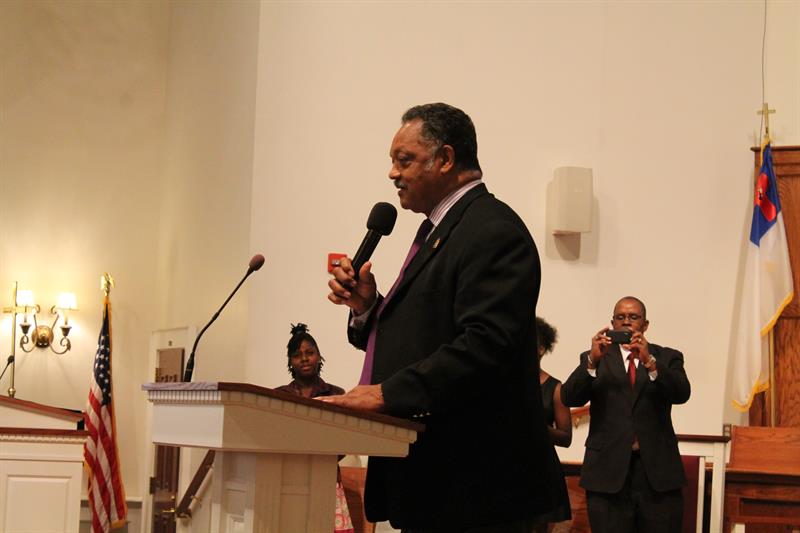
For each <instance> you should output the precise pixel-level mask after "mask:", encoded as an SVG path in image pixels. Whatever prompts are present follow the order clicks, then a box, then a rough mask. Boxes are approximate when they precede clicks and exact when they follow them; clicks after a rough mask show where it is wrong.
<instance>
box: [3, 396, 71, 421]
mask: <svg viewBox="0 0 800 533" xmlns="http://www.w3.org/2000/svg"><path fill="white" fill-rule="evenodd" d="M0 407H6V408H11V409H16V410H20V411H28V412H32V413H37V414H40V415H45V416H48V417H51V418H58V419H61V420H68V421H70V422H76V423H77V422H79V421H81V420H83V413H82V412H76V411H70V410H69V409H61V408H60V407H53V406H51V405H44V404H42V403H36V402H32V401H30V400H20V399H19V398H9V397H7V396H0Z"/></svg>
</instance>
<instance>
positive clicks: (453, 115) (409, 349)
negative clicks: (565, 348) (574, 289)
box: [325, 104, 564, 533]
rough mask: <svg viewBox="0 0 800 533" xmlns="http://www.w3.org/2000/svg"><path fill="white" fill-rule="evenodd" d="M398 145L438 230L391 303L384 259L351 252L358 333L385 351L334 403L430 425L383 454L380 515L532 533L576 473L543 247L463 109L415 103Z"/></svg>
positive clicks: (371, 487) (348, 271)
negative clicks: (380, 281)
mask: <svg viewBox="0 0 800 533" xmlns="http://www.w3.org/2000/svg"><path fill="white" fill-rule="evenodd" d="M390 156H391V159H392V167H391V171H390V173H389V178H390V179H391V180H392V181H393V182H394V185H395V187H396V188H397V194H398V196H399V198H400V204H401V205H402V207H403V208H405V209H409V210H411V211H414V212H416V213H424V214H425V215H426V217H427V218H428V219H429V220H430V221H431V222H432V224H433V229H432V230H430V233H429V234H428V236H427V240H426V241H425V242H424V244H422V246H421V248H420V249H419V252H418V253H417V254H416V256H415V257H414V259H413V260H412V261H411V263H410V264H409V265H408V267H407V269H406V270H405V274H404V275H403V279H402V282H401V283H400V284H399V285H398V286H397V288H396V290H395V291H394V292H393V294H392V296H391V297H390V298H387V301H386V304H385V305H384V306H382V309H380V308H381V304H382V297H381V296H379V295H378V293H377V291H376V284H375V279H374V277H373V276H372V274H371V273H370V269H371V264H370V263H366V264H365V265H364V266H363V268H362V269H361V271H360V273H359V281H358V282H356V280H355V279H354V272H353V269H352V265H351V264H350V262H349V261H348V260H343V261H342V265H341V267H340V268H337V269H335V270H334V271H333V275H334V277H333V279H331V280H330V283H329V286H330V288H331V291H332V292H331V294H330V295H329V299H330V300H331V301H332V302H334V303H336V304H344V305H347V306H348V307H350V308H351V313H352V314H351V316H352V318H351V322H350V327H349V328H348V329H349V330H348V334H349V337H350V340H351V342H352V343H353V344H354V345H355V346H356V347H358V348H362V349H364V348H366V346H367V344H368V339H369V335H370V331H371V330H372V329H373V327H374V333H373V335H374V336H375V337H374V339H375V350H374V366H373V368H372V373H371V380H370V383H371V384H369V385H360V386H358V387H356V388H354V389H353V390H352V391H350V392H348V393H347V394H346V395H344V396H339V397H329V398H325V400H326V401H330V402H332V403H337V404H340V405H345V406H349V407H354V408H359V409H365V410H372V411H382V412H385V413H388V414H390V415H394V416H399V417H420V420H421V421H422V422H424V424H425V426H426V429H425V431H424V432H423V433H421V434H420V435H419V438H418V440H417V442H415V443H414V444H413V445H412V446H411V448H410V452H409V455H408V457H406V458H380V457H373V458H370V460H369V467H368V472H367V482H366V502H365V507H366V512H367V517H368V518H369V519H370V520H371V521H382V520H387V519H388V520H389V521H390V522H391V523H392V525H393V526H394V527H399V528H402V529H403V531H405V532H413V533H417V532H445V531H446V532H470V533H472V532H475V533H478V532H480V533H484V532H487V533H488V532H492V533H494V532H497V533H499V532H503V533H506V532H508V533H523V532H525V533H528V532H529V531H530V529H531V526H532V524H533V523H534V521H535V517H536V516H537V515H541V514H543V513H545V512H547V511H549V510H551V509H552V508H554V507H555V505H556V503H557V502H556V501H554V500H556V499H557V495H558V494H559V493H562V492H563V484H564V480H563V477H561V475H560V473H559V472H558V471H557V469H555V468H553V467H554V465H555V462H554V461H555V452H554V450H553V446H552V444H551V443H550V441H549V438H548V436H547V433H546V429H545V424H544V418H543V413H542V404H541V393H540V390H539V379H538V376H539V366H538V358H537V357H536V353H537V351H536V337H535V328H534V314H535V307H536V300H537V298H538V294H539V282H540V267H539V257H538V253H537V251H536V247H535V245H534V242H533V239H532V238H531V236H530V234H529V233H528V230H527V229H526V227H525V224H524V223H523V222H522V220H520V218H519V217H518V216H517V215H516V214H515V213H514V212H513V211H512V210H511V209H510V208H509V207H508V206H507V205H505V204H504V203H502V202H500V201H499V200H497V199H495V198H494V196H493V195H491V194H490V193H489V192H488V191H487V190H486V187H485V186H484V185H483V184H482V182H481V176H482V171H481V168H480V165H479V164H478V159H477V141H476V137H475V129H474V126H473V124H472V121H471V120H470V118H469V117H468V116H467V115H466V114H465V113H464V112H463V111H461V110H459V109H456V108H454V107H452V106H449V105H446V104H427V105H422V106H417V107H414V108H411V109H409V110H408V111H407V112H406V113H405V114H404V115H403V119H402V125H401V127H400V129H399V130H398V132H397V134H396V135H395V137H394V140H393V142H392V146H391V150H390ZM423 233H424V232H423ZM423 238H424V235H423ZM376 309H380V312H379V313H378V312H377V311H376ZM378 314H379V317H377V318H376V315H378Z"/></svg>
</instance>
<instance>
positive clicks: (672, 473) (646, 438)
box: [561, 296, 691, 533]
mask: <svg viewBox="0 0 800 533" xmlns="http://www.w3.org/2000/svg"><path fill="white" fill-rule="evenodd" d="M611 325H612V327H613V329H614V330H629V331H631V332H632V338H631V341H630V343H629V344H621V345H620V344H614V343H612V341H611V339H610V338H609V337H608V335H607V333H608V330H609V328H607V327H606V328H603V329H602V330H600V331H598V332H597V334H596V335H595V336H594V337H593V338H592V349H591V350H590V351H588V352H584V353H582V354H581V356H580V364H579V365H578V368H576V369H575V370H574V371H573V372H572V374H571V375H570V377H569V379H567V381H566V382H565V383H564V385H563V386H562V387H561V399H562V401H563V402H564V403H565V404H566V405H569V406H571V407H579V406H581V405H584V404H585V403H586V402H588V401H591V402H592V403H591V407H590V411H589V414H590V423H589V436H588V438H587V439H586V453H585V455H584V459H583V468H582V470H581V486H582V487H583V488H584V489H586V503H587V507H588V512H589V523H590V525H591V527H592V532H593V533H605V532H608V533H612V532H613V533H628V532H640V533H659V532H670V533H673V532H674V533H679V532H680V531H681V519H682V516H683V499H682V496H681V488H682V486H683V485H684V484H685V482H686V480H685V476H684V473H683V464H682V463H681V458H680V453H679V451H678V440H677V439H676V437H675V430H674V429H673V428H672V418H671V411H672V405H673V404H682V403H685V402H686V401H687V400H688V399H689V394H690V392H691V388H690V386H689V380H688V379H687V377H686V372H685V371H684V369H683V354H681V353H680V352H679V351H677V350H673V349H672V348H665V347H662V346H658V345H655V344H650V343H649V342H648V341H647V339H645V337H644V333H645V331H647V326H648V325H649V322H648V320H647V310H646V308H645V305H644V304H643V303H642V302H641V300H639V299H638V298H634V297H632V296H626V297H625V298H623V299H621V300H620V301H619V302H617V305H616V306H615V307H614V315H613V316H612V319H611ZM628 354H630V355H631V356H632V357H631V359H630V360H629V359H627V358H628ZM631 361H632V362H633V364H634V366H635V373H634V375H635V382H634V384H633V386H631V382H630V375H629V373H628V371H629V369H628V366H629V365H630V364H631Z"/></svg>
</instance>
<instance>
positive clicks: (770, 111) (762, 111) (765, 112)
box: [757, 102, 775, 139]
mask: <svg viewBox="0 0 800 533" xmlns="http://www.w3.org/2000/svg"><path fill="white" fill-rule="evenodd" d="M774 113H775V110H774V109H770V108H769V104H767V103H766V102H764V104H763V105H762V106H761V109H760V110H759V111H758V112H757V114H758V115H763V116H764V133H766V136H767V139H769V116H770V115H772V114H774Z"/></svg>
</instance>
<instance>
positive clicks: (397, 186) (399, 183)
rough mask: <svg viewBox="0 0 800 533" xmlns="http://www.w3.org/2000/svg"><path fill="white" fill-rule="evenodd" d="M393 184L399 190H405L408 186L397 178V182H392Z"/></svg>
mask: <svg viewBox="0 0 800 533" xmlns="http://www.w3.org/2000/svg"><path fill="white" fill-rule="evenodd" d="M392 182H393V183H394V186H395V188H397V189H405V188H406V186H405V185H403V182H401V181H400V178H397V179H396V180H392Z"/></svg>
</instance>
